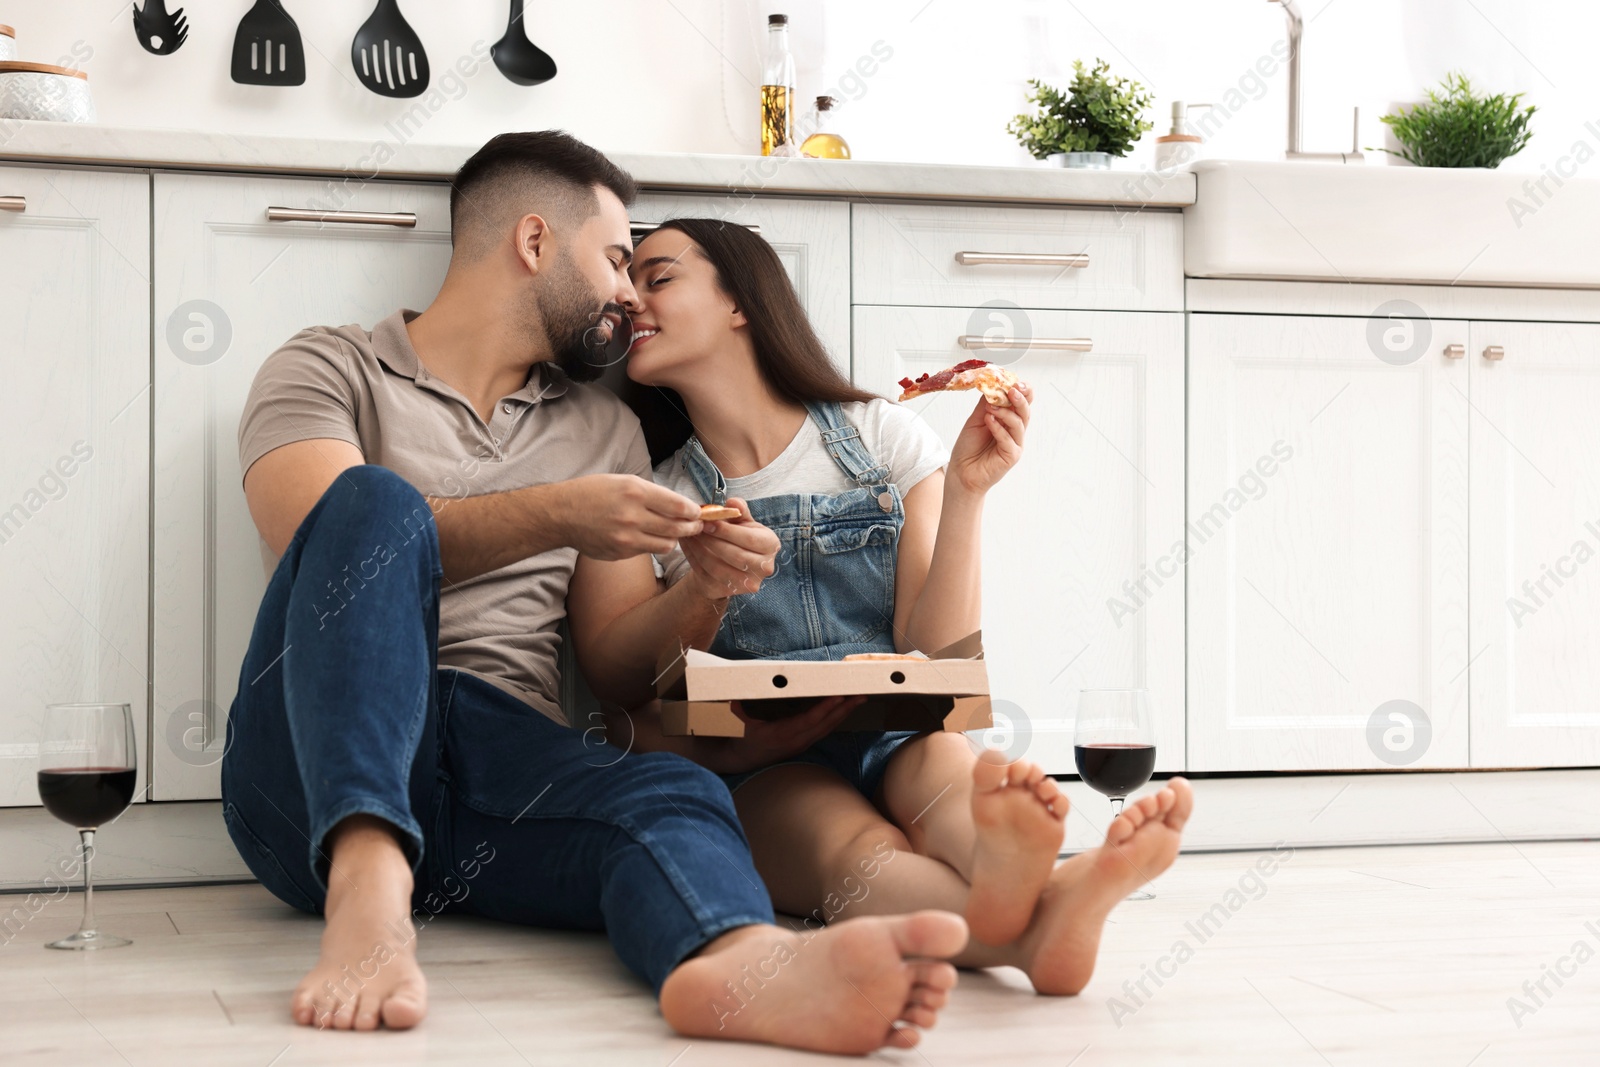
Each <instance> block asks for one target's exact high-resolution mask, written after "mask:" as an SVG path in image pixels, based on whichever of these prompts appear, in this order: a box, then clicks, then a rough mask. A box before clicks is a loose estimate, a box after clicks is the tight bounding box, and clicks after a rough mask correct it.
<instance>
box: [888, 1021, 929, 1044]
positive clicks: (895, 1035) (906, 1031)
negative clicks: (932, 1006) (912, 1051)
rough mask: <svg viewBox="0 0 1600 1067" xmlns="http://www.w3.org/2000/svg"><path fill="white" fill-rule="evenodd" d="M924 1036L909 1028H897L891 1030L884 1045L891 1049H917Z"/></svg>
mask: <svg viewBox="0 0 1600 1067" xmlns="http://www.w3.org/2000/svg"><path fill="white" fill-rule="evenodd" d="M921 1040H922V1035H921V1034H919V1033H917V1031H916V1030H915V1029H914V1028H912V1027H909V1026H896V1027H892V1028H891V1029H890V1030H889V1033H888V1035H887V1036H886V1037H885V1038H884V1041H883V1043H884V1044H885V1045H887V1046H889V1047H890V1048H916V1047H917V1042H919V1041H921Z"/></svg>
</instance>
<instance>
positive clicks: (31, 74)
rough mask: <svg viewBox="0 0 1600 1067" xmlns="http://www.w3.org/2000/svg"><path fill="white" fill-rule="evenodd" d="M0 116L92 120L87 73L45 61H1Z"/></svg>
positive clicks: (67, 120)
mask: <svg viewBox="0 0 1600 1067" xmlns="http://www.w3.org/2000/svg"><path fill="white" fill-rule="evenodd" d="M0 118H5V119H43V120H45V121H51V122H93V121H95V110H94V98H93V97H92V96H90V95H89V75H87V74H85V73H84V72H83V71H81V70H73V69H71V68H70V67H57V66H52V65H51V64H48V63H18V62H16V61H11V62H0Z"/></svg>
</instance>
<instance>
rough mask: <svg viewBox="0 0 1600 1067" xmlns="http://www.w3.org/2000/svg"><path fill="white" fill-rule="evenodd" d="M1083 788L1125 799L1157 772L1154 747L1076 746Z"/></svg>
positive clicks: (1074, 752)
mask: <svg viewBox="0 0 1600 1067" xmlns="http://www.w3.org/2000/svg"><path fill="white" fill-rule="evenodd" d="M1072 754H1073V756H1074V758H1075V759H1076V760H1077V763H1078V773H1079V774H1080V775H1082V776H1083V784H1084V785H1086V786H1088V787H1089V788H1090V789H1093V790H1094V791H1095V792H1096V793H1104V794H1105V795H1106V796H1108V797H1125V796H1127V795H1128V794H1129V793H1131V792H1133V791H1134V790H1135V789H1138V788H1139V787H1140V786H1141V785H1144V784H1145V783H1146V782H1148V781H1149V780H1150V774H1151V772H1152V771H1154V770H1155V769H1156V746H1154V745H1125V744H1104V745H1075V746H1073V750H1072Z"/></svg>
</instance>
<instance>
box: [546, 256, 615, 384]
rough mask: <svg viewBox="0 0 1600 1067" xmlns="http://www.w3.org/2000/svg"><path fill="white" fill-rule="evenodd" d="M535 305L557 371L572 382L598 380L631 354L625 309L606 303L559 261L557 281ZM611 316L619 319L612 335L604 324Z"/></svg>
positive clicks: (613, 327) (549, 286) (581, 278)
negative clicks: (612, 365)
mask: <svg viewBox="0 0 1600 1067" xmlns="http://www.w3.org/2000/svg"><path fill="white" fill-rule="evenodd" d="M535 306H536V307H537V308H538V310H539V316H540V318H541V319H542V320H543V322H544V332H545V337H546V339H547V340H548V341H549V342H550V348H551V350H552V351H553V352H554V353H555V364H556V366H558V367H560V368H561V369H562V370H563V371H565V372H566V374H567V377H569V378H571V379H572V380H573V381H575V382H592V381H594V380H595V379H596V378H598V377H600V375H601V374H602V373H604V371H605V369H606V367H608V366H610V365H611V364H613V363H616V362H617V361H618V360H619V359H620V358H621V354H625V353H626V352H627V347H626V346H627V342H628V340H629V337H628V335H629V333H630V325H629V322H628V315H627V312H625V311H624V310H623V309H622V305H620V304H612V303H605V302H603V301H602V300H601V299H600V297H599V295H598V294H597V293H596V292H595V291H594V290H593V289H591V288H589V285H588V283H587V282H586V281H584V279H583V275H581V274H579V273H578V271H577V270H576V269H575V268H573V267H572V266H571V265H570V264H567V263H565V262H564V261H558V263H557V268H556V271H555V276H554V277H552V278H551V279H550V283H549V284H548V285H546V286H544V287H542V288H541V289H539V290H538V292H537V294H536V295H535ZM608 314H610V315H615V316H616V317H617V322H616V325H614V326H612V327H611V329H610V331H609V333H608V332H607V330H606V327H605V325H604V324H603V322H602V319H603V316H605V315H608ZM619 346H621V347H620V353H621V354H619V352H618V348H619Z"/></svg>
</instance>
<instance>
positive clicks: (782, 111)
mask: <svg viewBox="0 0 1600 1067" xmlns="http://www.w3.org/2000/svg"><path fill="white" fill-rule="evenodd" d="M794 90H795V78H794V56H793V55H792V54H791V53H790V52H789V16H788V15H768V16H767V58H766V62H765V64H764V65H763V66H762V71H761V154H762V155H764V156H792V155H795V154H796V152H795V144H794V125H795V123H794V105H795V91H794Z"/></svg>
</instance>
